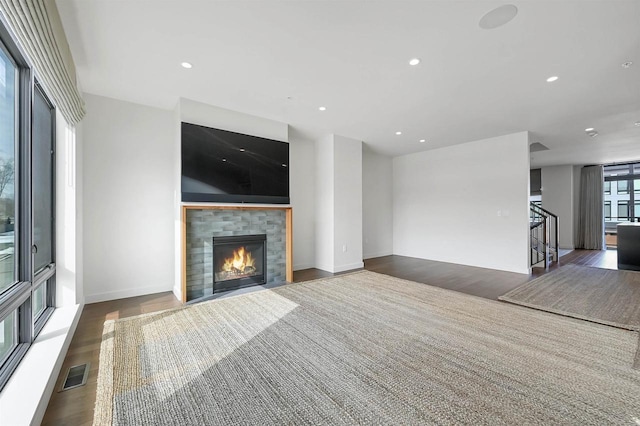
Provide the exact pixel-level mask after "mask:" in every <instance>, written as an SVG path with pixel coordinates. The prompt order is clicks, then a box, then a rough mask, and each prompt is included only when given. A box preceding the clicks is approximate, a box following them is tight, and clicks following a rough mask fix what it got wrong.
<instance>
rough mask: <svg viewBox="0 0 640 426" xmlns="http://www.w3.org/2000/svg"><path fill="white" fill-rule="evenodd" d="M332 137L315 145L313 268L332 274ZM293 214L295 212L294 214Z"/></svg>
mask: <svg viewBox="0 0 640 426" xmlns="http://www.w3.org/2000/svg"><path fill="white" fill-rule="evenodd" d="M333 147H334V144H333V136H332V135H329V136H327V137H324V138H322V139H320V140H318V141H316V143H315V154H316V155H315V157H316V164H315V172H316V194H315V195H316V202H315V205H316V216H315V225H316V226H315V267H316V268H318V269H322V270H325V271H330V272H333V261H334V232H333V231H334V228H335V227H334V222H333V221H334V218H335V216H334V212H333V206H334V190H333V187H334V185H333V182H334V161H333ZM294 214H295V212H294Z"/></svg>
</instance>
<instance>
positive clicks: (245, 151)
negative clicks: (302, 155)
mask: <svg viewBox="0 0 640 426" xmlns="http://www.w3.org/2000/svg"><path fill="white" fill-rule="evenodd" d="M181 138H182V143H181V145H182V201H192V202H223V203H267V204H289V144H288V143H286V142H280V141H276V140H272V139H265V138H260V137H256V136H249V135H243V134H241V133H234V132H229V131H226V130H220V129H213V128H210V127H205V126H199V125H196V124H190V123H184V122H183V123H182V132H181Z"/></svg>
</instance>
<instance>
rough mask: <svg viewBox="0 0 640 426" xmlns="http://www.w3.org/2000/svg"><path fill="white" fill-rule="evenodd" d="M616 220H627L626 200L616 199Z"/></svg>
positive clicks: (627, 206)
mask: <svg viewBox="0 0 640 426" xmlns="http://www.w3.org/2000/svg"><path fill="white" fill-rule="evenodd" d="M618 220H619V221H625V220H629V202H628V201H618Z"/></svg>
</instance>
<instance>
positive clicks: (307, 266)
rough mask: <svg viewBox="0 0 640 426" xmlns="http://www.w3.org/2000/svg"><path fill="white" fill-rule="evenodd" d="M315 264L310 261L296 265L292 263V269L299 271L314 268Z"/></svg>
mask: <svg viewBox="0 0 640 426" xmlns="http://www.w3.org/2000/svg"><path fill="white" fill-rule="evenodd" d="M315 267H316V266H315V265H314V264H312V263H300V264H298V265H293V270H294V271H301V270H303V269H311V268H315Z"/></svg>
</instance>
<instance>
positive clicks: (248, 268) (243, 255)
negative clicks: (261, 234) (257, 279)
mask: <svg viewBox="0 0 640 426" xmlns="http://www.w3.org/2000/svg"><path fill="white" fill-rule="evenodd" d="M222 270H223V271H225V272H233V273H247V272H252V271H255V270H256V266H255V260H254V258H253V256H251V252H250V251H247V250H246V249H245V248H244V246H243V247H239V248H238V249H237V250H234V251H233V257H229V258H226V259H224V264H223V265H222Z"/></svg>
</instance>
